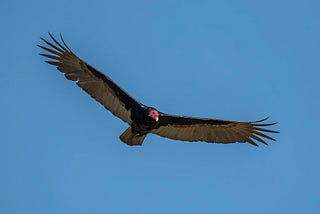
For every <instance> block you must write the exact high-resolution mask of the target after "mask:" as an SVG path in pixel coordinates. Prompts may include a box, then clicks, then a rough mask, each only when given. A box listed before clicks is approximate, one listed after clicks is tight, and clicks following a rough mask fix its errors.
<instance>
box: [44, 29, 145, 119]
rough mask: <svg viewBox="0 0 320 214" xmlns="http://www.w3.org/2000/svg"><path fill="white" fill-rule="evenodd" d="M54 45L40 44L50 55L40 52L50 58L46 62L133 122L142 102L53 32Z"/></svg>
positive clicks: (103, 103)
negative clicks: (133, 117) (132, 119)
mask: <svg viewBox="0 0 320 214" xmlns="http://www.w3.org/2000/svg"><path fill="white" fill-rule="evenodd" d="M49 35H50V37H51V39H52V40H53V42H54V43H55V44H52V43H50V42H49V41H47V40H45V39H43V38H41V39H42V40H43V41H44V42H45V43H46V44H47V45H48V46H50V47H51V48H48V47H45V46H41V45H38V46H39V47H40V48H42V49H44V50H46V51H48V52H49V53H50V54H40V55H42V56H44V57H47V58H50V59H51V60H49V61H46V62H47V63H49V64H51V65H54V66H56V67H57V69H58V70H59V71H61V72H62V73H64V75H65V77H66V78H67V79H69V80H72V81H75V82H76V83H77V85H78V86H79V87H80V88H82V89H83V90H84V91H86V92H87V93H88V94H89V95H90V96H91V97H93V98H94V99H95V100H97V101H98V102H99V103H101V104H102V105H103V106H104V107H105V108H106V109H108V110H109V111H111V113H112V114H114V115H115V116H117V117H119V118H120V119H121V120H123V121H125V122H127V123H129V124H130V123H131V122H132V121H131V109H132V108H133V107H134V106H136V105H140V103H138V102H137V101H136V100H135V99H133V98H132V97H131V96H130V95H129V94H128V93H127V92H125V91H124V90H123V89H122V88H120V87H119V86H118V85H117V84H116V83H114V82H113V81H112V80H111V79H110V78H109V77H108V76H106V75H104V74H103V73H101V72H100V71H98V70H96V69H95V68H93V67H92V66H90V65H89V64H87V63H86V62H85V61H83V60H82V59H80V58H79V57H77V56H76V55H75V54H74V53H73V52H72V51H71V50H70V49H69V47H68V46H67V45H66V43H65V42H64V40H63V38H62V37H61V41H62V43H63V45H62V44H60V43H59V42H58V41H57V40H56V39H55V38H54V37H53V36H52V35H51V34H50V33H49Z"/></svg>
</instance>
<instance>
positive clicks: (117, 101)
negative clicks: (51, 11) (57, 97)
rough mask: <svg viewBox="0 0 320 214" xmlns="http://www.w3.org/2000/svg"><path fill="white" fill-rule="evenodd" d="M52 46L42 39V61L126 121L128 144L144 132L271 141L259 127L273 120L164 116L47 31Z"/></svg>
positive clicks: (210, 139)
mask: <svg viewBox="0 0 320 214" xmlns="http://www.w3.org/2000/svg"><path fill="white" fill-rule="evenodd" d="M49 35H50V37H51V39H52V40H53V41H54V43H55V45H54V44H52V43H50V42H48V41H47V40H45V39H42V40H43V41H44V42H45V43H46V44H47V45H49V46H50V47H51V48H52V49H50V48H48V47H44V46H41V45H39V47H40V48H42V49H44V50H46V51H48V52H49V53H51V54H52V55H51V54H41V55H42V56H45V57H47V58H50V59H53V60H54V61H46V62H47V63H49V64H52V65H54V66H57V69H58V70H60V71H61V72H62V73H64V75H65V76H66V78H67V79H69V80H72V81H75V82H76V83H77V85H78V86H79V87H80V88H82V89H83V90H84V91H86V92H87V93H88V94H89V95H90V96H91V97H93V98H94V99H95V100H97V101H98V102H100V103H101V104H102V105H103V106H104V107H105V108H106V109H108V110H109V111H110V112H111V113H113V114H114V115H115V116H117V117H119V118H120V119H121V120H123V121H124V122H126V123H128V124H129V128H128V129H127V130H126V131H125V132H124V133H123V134H122V135H121V136H120V139H121V140H122V141H123V142H125V143H126V144H128V145H142V143H143V140H144V139H145V137H146V135H147V134H148V133H153V134H157V135H159V136H162V137H167V138H171V139H175V140H182V141H190V142H194V141H203V142H209V143H224V144H227V143H234V142H241V143H244V142H249V143H250V144H252V145H256V146H257V144H256V143H255V142H254V140H256V141H259V142H262V143H264V144H267V143H266V142H265V141H264V139H262V138H267V139H269V140H274V139H273V138H271V137H269V136H268V135H266V134H264V133H263V132H269V133H277V131H273V130H269V129H265V128H263V127H264V126H271V125H274V124H275V123H269V124H263V123H261V122H263V121H264V120H266V119H267V118H265V119H263V120H259V121H254V122H236V121H227V120H218V119H211V118H193V117H184V116H174V115H168V114H165V113H162V112H160V111H158V110H157V109H156V108H153V107H148V106H146V105H143V104H141V103H140V102H138V101H136V100H135V99H134V98H133V97H131V96H130V95H129V94H128V93H127V92H126V91H124V90H123V89H122V88H121V87H119V86H118V85H117V84H116V83H115V82H113V81H112V80H111V79H110V78H109V77H108V76H106V75H104V74H103V73H101V72H100V71H98V70H96V69H95V68H93V67H92V66H90V65H89V64H87V63H86V62H85V61H83V60H81V59H80V58H79V57H77V56H76V55H75V54H74V53H73V52H72V51H71V50H70V49H69V48H68V46H67V45H66V43H65V42H64V41H63V38H62V37H61V40H62V43H63V45H62V44H60V43H59V42H58V41H57V40H56V39H55V38H54V37H53V36H52V35H51V34H50V33H49Z"/></svg>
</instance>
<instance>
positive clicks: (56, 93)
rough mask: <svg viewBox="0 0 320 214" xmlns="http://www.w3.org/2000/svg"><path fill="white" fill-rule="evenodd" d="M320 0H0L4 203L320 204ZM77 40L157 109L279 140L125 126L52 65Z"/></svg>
mask: <svg viewBox="0 0 320 214" xmlns="http://www.w3.org/2000/svg"><path fill="white" fill-rule="evenodd" d="M319 10H320V3H319V1H316V0H314V1H311V0H305V1H295V0H265V1H254V0H243V1H235V0H217V1H209V0H208V1H201V0H199V1H182V0H162V1H147V0H144V1H142V0H135V1H130V0H117V1H96V0H91V1H82V0H70V1H62V0H56V1H39V0H30V1H15V0H10V1H9V0H4V1H1V2H0V18H1V33H0V38H1V39H0V44H1V51H0V59H1V71H0V98H1V99H0V109H1V113H0V116H1V120H0V121H1V122H0V130H1V131H0V132H1V135H0V213H1V214H22V213H23V214H29V213H30V214H31V213H32V214H37V213H41V214H43V213H45V214H51V213H52V214H56V213H59V214H71V213H77V214H82V213H83V214H84V213H95V214H96V213H97V214H100V213H148V214H150V213H184V214H185V213H247V214H248V213H308V214H310V213H319V210H320V188H319V180H320V171H319V161H320V158H319V150H320V142H319V136H318V132H319V125H318V124H319V119H320V118H319V107H320V106H319V98H320V96H319V78H320V75H319V73H320V66H319V62H320V14H319ZM48 31H50V32H52V33H53V34H54V35H56V36H58V35H59V33H62V34H63V36H64V38H65V40H66V42H67V43H68V45H69V46H70V47H71V49H72V50H73V51H74V52H75V53H77V54H78V55H79V56H80V57H81V58H83V59H85V60H86V61H87V62H89V63H90V64H91V65H93V66H94V67H96V68H98V69H99V70H101V71H102V72H104V73H105V74H107V75H109V76H110V77H111V78H112V79H113V80H114V81H116V82H117V83H118V84H119V85H121V86H122V87H123V88H124V89H125V90H127V91H128V92H130V94H131V95H132V96H134V97H135V98H137V99H138V100H139V101H141V102H142V103H145V104H147V105H151V106H154V107H156V108H158V109H159V110H160V111H164V112H167V113H172V114H182V115H190V116H199V117H215V118H220V119H228V120H239V121H251V120H257V119H261V118H263V117H265V116H269V115H271V118H270V120H269V121H270V122H275V121H278V122H279V124H278V125H276V126H274V128H275V129H276V130H279V131H280V132H281V133H280V134H275V135H272V136H273V137H275V138H276V139H277V142H270V144H269V146H265V145H263V144H260V146H259V147H254V146H251V145H249V144H231V145H218V144H206V143H183V142H179V141H173V140H169V139H165V138H160V137H158V136H154V135H149V136H148V137H147V138H146V140H145V142H144V144H143V146H142V147H129V146H127V145H125V144H123V143H122V142H121V141H120V140H119V135H120V134H121V133H122V132H123V131H124V130H125V129H126V128H127V124H124V123H123V122H122V121H120V120H119V119H117V118H115V117H114V116H113V115H112V114H110V113H109V112H108V111H106V110H105V109H104V108H103V107H102V106H100V105H99V104H98V103H97V102H95V101H94V100H93V99H91V98H90V97H89V96H88V95H87V94H86V93H84V92H83V91H82V90H80V89H79V88H78V87H77V86H76V85H75V84H74V83H72V82H71V81H67V80H66V79H65V78H64V76H63V75H62V74H61V73H59V72H58V71H57V70H56V69H55V68H54V67H53V66H51V65H47V64H45V63H44V62H43V61H44V58H43V57H41V56H39V55H38V53H40V52H42V51H41V50H40V49H39V48H38V47H36V45H37V44H41V41H40V39H39V37H40V36H42V37H45V38H48V35H47V32H48Z"/></svg>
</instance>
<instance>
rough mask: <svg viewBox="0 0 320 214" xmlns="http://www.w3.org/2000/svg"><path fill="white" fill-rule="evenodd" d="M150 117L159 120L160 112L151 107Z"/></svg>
mask: <svg viewBox="0 0 320 214" xmlns="http://www.w3.org/2000/svg"><path fill="white" fill-rule="evenodd" d="M148 116H149V117H151V118H152V119H154V120H155V121H156V122H158V120H159V112H158V111H157V110H155V109H153V108H151V109H150V110H149V115H148Z"/></svg>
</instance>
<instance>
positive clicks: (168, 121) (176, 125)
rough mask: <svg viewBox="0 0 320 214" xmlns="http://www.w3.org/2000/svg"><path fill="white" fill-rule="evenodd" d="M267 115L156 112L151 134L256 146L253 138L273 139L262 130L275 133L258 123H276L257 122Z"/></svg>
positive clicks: (269, 124) (261, 139)
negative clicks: (234, 117)
mask: <svg viewBox="0 0 320 214" xmlns="http://www.w3.org/2000/svg"><path fill="white" fill-rule="evenodd" d="M266 119H268V118H265V119H263V120H258V121H253V122H236V121H226V120H217V119H205V118H192V117H181V116H173V115H167V114H160V118H159V123H158V124H159V125H158V126H157V127H156V128H155V129H153V130H152V131H151V133H153V134H157V135H160V136H162V137H166V138H171V139H174V140H183V141H204V142H209V143H224V144H227V143H235V142H240V143H245V142H248V143H250V144H252V145H255V146H258V145H257V144H256V143H255V142H254V140H256V141H259V142H261V143H264V144H266V145H268V144H267V143H266V142H265V140H264V139H263V138H267V139H269V140H273V141H275V139H273V138H272V137H269V136H268V135H266V134H264V132H270V133H278V132H277V131H273V130H270V129H265V128H262V127H265V126H272V125H274V124H276V123H268V124H264V123H261V122H263V121H265V120H266Z"/></svg>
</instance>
